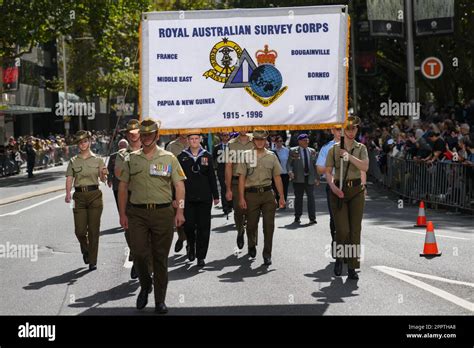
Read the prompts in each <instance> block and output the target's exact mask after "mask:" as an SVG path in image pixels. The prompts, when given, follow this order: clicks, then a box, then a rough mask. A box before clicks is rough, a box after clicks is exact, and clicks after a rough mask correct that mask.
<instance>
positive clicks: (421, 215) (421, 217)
mask: <svg viewBox="0 0 474 348" xmlns="http://www.w3.org/2000/svg"><path fill="white" fill-rule="evenodd" d="M413 227H426V216H425V202H423V201H420V208H419V209H418V218H417V219H416V225H415V226H413Z"/></svg>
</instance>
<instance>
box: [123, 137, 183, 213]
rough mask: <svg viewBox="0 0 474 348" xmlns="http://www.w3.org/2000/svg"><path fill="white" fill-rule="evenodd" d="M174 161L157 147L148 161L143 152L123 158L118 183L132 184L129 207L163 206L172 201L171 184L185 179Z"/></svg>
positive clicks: (139, 151)
mask: <svg viewBox="0 0 474 348" xmlns="http://www.w3.org/2000/svg"><path fill="white" fill-rule="evenodd" d="M185 179H186V176H185V175H184V172H183V169H182V168H181V165H180V164H179V162H178V159H177V158H176V157H175V156H174V155H173V154H172V153H171V152H169V151H165V150H163V149H161V148H159V147H158V146H157V147H156V152H155V153H154V154H153V157H152V158H151V159H150V160H149V159H147V158H146V156H145V154H144V153H143V149H140V150H138V151H134V152H132V153H130V155H129V156H128V157H126V158H125V161H124V165H123V168H122V173H121V175H120V177H119V180H120V181H125V182H127V183H129V185H130V184H131V185H133V190H132V195H131V197H130V202H131V203H132V204H150V203H155V204H164V203H170V202H171V201H172V188H171V186H172V184H175V183H177V182H178V181H181V180H185Z"/></svg>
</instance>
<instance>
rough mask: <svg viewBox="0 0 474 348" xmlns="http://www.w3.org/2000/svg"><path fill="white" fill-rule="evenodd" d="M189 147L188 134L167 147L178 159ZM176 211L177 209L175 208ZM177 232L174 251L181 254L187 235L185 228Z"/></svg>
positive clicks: (180, 228) (182, 227)
mask: <svg viewBox="0 0 474 348" xmlns="http://www.w3.org/2000/svg"><path fill="white" fill-rule="evenodd" d="M188 146H189V144H188V137H187V135H186V134H179V135H178V137H177V138H176V139H175V140H173V141H171V142H170V143H169V144H168V145H167V146H166V151H169V152H171V153H172V154H173V155H175V157H176V158H177V157H178V156H179V155H180V154H181V152H183V150H184V149H187V148H188ZM174 208H175V210H176V208H177V207H174ZM176 232H177V233H178V240H177V241H176V244H175V245H174V251H175V252H176V253H179V252H180V251H181V249H183V242H184V241H185V240H186V233H184V226H180V227H176Z"/></svg>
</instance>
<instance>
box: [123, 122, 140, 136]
mask: <svg viewBox="0 0 474 348" xmlns="http://www.w3.org/2000/svg"><path fill="white" fill-rule="evenodd" d="M139 130H140V121H138V120H137V119H131V120H130V121H128V122H127V129H126V131H127V132H130V133H138V131H139Z"/></svg>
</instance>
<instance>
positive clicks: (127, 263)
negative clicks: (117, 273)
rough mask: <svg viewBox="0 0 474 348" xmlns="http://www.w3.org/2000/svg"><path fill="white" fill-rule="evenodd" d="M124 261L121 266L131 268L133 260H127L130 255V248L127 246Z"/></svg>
mask: <svg viewBox="0 0 474 348" xmlns="http://www.w3.org/2000/svg"><path fill="white" fill-rule="evenodd" d="M125 256H126V257H125V262H124V264H123V267H125V268H132V266H133V262H132V261H128V257H129V256H130V248H127V253H126V255H125Z"/></svg>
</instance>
